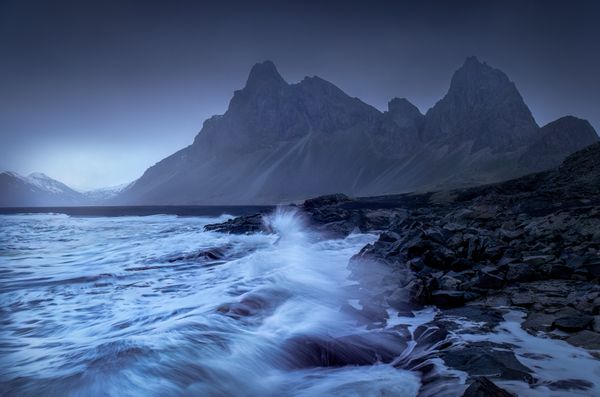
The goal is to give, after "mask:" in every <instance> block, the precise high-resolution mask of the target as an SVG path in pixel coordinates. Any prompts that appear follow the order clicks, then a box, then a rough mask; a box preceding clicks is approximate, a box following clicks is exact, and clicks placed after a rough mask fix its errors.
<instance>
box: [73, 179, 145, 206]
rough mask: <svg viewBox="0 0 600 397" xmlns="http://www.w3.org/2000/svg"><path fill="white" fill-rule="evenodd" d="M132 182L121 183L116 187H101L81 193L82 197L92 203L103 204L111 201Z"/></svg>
mask: <svg viewBox="0 0 600 397" xmlns="http://www.w3.org/2000/svg"><path fill="white" fill-rule="evenodd" d="M133 183H134V182H128V183H122V184H120V185H117V186H110V187H103V188H100V189H94V190H88V191H85V192H83V195H84V196H85V197H86V198H87V199H88V200H89V201H90V202H92V203H100V204H103V203H104V202H105V201H107V200H110V199H112V198H113V197H115V196H116V195H117V194H119V193H121V192H122V191H123V190H124V189H127V188H128V187H129V186H130V185H132V184H133Z"/></svg>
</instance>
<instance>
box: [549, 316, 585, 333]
mask: <svg viewBox="0 0 600 397" xmlns="http://www.w3.org/2000/svg"><path fill="white" fill-rule="evenodd" d="M593 320H594V318H593V317H591V316H569V317H560V318H557V319H556V320H554V322H553V323H552V326H553V327H555V328H558V329H560V330H561V331H566V332H575V331H581V330H583V329H586V328H587V327H588V326H589V325H590V324H591V323H592V321H593Z"/></svg>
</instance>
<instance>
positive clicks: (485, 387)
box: [462, 376, 515, 397]
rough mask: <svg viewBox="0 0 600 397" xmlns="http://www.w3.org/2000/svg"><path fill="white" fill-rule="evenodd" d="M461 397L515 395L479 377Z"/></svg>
mask: <svg viewBox="0 0 600 397" xmlns="http://www.w3.org/2000/svg"><path fill="white" fill-rule="evenodd" d="M462 397H515V395H514V394H511V393H509V392H507V391H506V390H504V389H501V388H499V387H498V386H496V385H495V384H494V382H492V381H491V380H489V379H488V378H486V377H485V376H480V377H478V378H477V379H475V381H474V382H473V383H471V384H470V385H469V387H467V390H465V392H464V393H463V395H462Z"/></svg>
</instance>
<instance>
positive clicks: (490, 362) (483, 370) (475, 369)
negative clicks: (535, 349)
mask: <svg viewBox="0 0 600 397" xmlns="http://www.w3.org/2000/svg"><path fill="white" fill-rule="evenodd" d="M441 357H442V359H443V360H444V362H445V363H446V365H448V366H449V367H451V368H456V369H459V370H461V371H465V372H467V373H468V374H469V375H472V376H480V375H484V376H493V377H497V378H500V379H512V380H521V381H525V382H528V383H531V382H533V377H532V376H531V372H532V371H531V370H530V369H529V368H527V367H526V366H524V365H523V364H521V362H520V361H519V360H517V358H516V357H515V355H514V354H513V353H512V352H511V351H509V350H507V349H506V348H505V347H503V346H500V345H495V344H493V343H483V342H480V343H472V344H470V345H467V346H465V347H463V348H459V349H452V350H448V351H444V352H442V353H441Z"/></svg>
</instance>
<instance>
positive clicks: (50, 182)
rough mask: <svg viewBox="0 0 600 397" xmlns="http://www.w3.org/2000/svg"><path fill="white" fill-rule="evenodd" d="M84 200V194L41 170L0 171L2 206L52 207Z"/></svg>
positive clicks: (0, 202)
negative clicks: (18, 172) (19, 172)
mask: <svg viewBox="0 0 600 397" xmlns="http://www.w3.org/2000/svg"><path fill="white" fill-rule="evenodd" d="M86 202H87V197H86V196H85V195H83V194H82V193H80V192H78V191H76V190H74V189H71V188H70V187H68V186H67V185H65V184H64V183H62V182H59V181H57V180H55V179H52V178H50V177H49V176H47V175H45V174H42V173H41V172H34V173H32V174H29V175H27V176H22V175H19V174H17V173H16V172H10V171H6V172H2V173H0V206H2V207H52V206H68V205H83V204H85V203H86Z"/></svg>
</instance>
